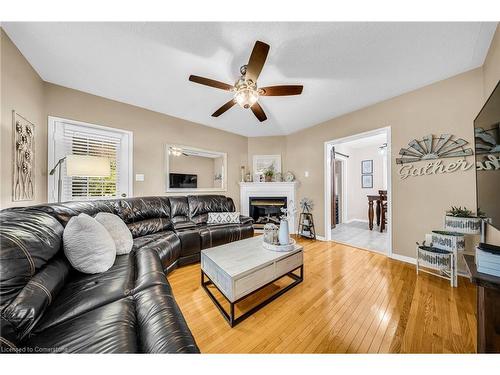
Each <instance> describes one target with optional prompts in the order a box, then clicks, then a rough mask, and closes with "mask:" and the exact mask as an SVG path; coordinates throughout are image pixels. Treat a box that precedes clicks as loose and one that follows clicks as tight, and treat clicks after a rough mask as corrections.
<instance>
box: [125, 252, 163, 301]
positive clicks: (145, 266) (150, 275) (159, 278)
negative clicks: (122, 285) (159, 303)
mask: <svg viewBox="0 0 500 375" xmlns="http://www.w3.org/2000/svg"><path fill="white" fill-rule="evenodd" d="M135 258H136V278H135V286H134V290H133V292H132V293H137V292H140V291H141V290H144V289H146V288H149V287H151V286H154V285H161V284H167V278H166V277H165V272H164V271H163V265H162V264H161V261H160V257H159V256H158V253H157V252H156V251H155V250H153V249H150V248H147V247H142V248H140V249H138V250H136V251H135Z"/></svg>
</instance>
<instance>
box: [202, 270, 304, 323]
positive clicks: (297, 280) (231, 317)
mask: <svg viewBox="0 0 500 375" xmlns="http://www.w3.org/2000/svg"><path fill="white" fill-rule="evenodd" d="M297 270H299V275H296V274H294V272H295V271H297ZM205 276H206V277H207V279H208V281H205ZM285 276H288V277H291V278H292V279H293V280H294V282H293V283H291V284H290V285H288V286H286V287H285V288H283V289H281V290H280V291H279V292H278V293H276V294H273V295H272V296H271V297H269V298H267V299H265V300H264V301H262V302H261V303H259V304H258V305H257V306H255V307H253V308H251V309H250V310H249V311H247V312H246V313H244V314H243V315H241V316H239V317H238V318H236V317H235V315H234V306H235V305H236V304H237V303H238V302H240V301H242V300H243V299H245V298H247V297H248V296H251V295H252V294H254V293H257V292H258V291H260V290H261V289H264V288H265V287H266V286H268V285H270V284H272V283H274V282H276V281H278V280H279V279H281V278H283V277H285ZM303 280H304V265H301V266H300V267H297V268H295V269H293V270H291V271H290V272H288V273H287V274H285V275H282V276H280V277H278V278H276V279H274V280H273V281H270V282H269V283H267V284H265V285H263V286H261V287H260V288H258V289H256V290H254V291H253V292H252V293H250V294H247V295H246V296H244V297H242V298H240V299H238V300H236V301H234V302H231V301H230V300H229V299H228V298H227V297H226V296H225V295H224V293H222V292H221V291H220V289H219V288H217V285H215V284H214V283H213V282H212V280H210V277H209V276H207V275H206V274H205V273H204V272H203V270H202V271H201V286H202V287H203V289H205V292H206V293H207V294H208V296H209V297H210V299H211V300H212V301H213V303H214V304H215V306H217V308H218V309H219V311H220V312H221V314H222V316H223V317H224V319H226V321H227V322H228V323H229V325H230V326H231V327H234V326H235V325H236V324H238V323H241V322H242V321H243V320H245V319H246V318H248V317H249V316H251V315H252V314H254V313H255V312H257V311H258V310H260V309H261V308H263V307H264V306H266V305H267V304H268V303H270V302H272V301H274V300H275V299H276V298H278V297H279V296H281V295H282V294H284V293H285V292H287V291H289V290H290V289H292V288H293V287H294V286H296V285H298V284H300V283H301V282H302V281H303ZM210 284H213V285H214V287H215V288H216V289H217V290H218V291H219V292H220V293H221V294H222V296H223V297H224V298H225V299H226V301H228V302H229V306H230V307H229V314H228V313H227V312H226V310H225V309H224V307H222V305H221V304H220V303H219V301H218V300H217V298H215V296H214V295H213V294H212V292H211V291H210V289H209V288H208V287H207V286H208V285H210Z"/></svg>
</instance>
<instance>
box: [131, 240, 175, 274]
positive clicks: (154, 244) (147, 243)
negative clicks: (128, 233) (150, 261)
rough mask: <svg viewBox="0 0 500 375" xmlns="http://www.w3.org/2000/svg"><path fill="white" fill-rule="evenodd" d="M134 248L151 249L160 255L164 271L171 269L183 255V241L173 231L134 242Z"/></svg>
mask: <svg viewBox="0 0 500 375" xmlns="http://www.w3.org/2000/svg"><path fill="white" fill-rule="evenodd" d="M134 248H135V249H140V248H146V249H151V250H153V251H155V252H156V254H158V257H159V259H160V261H161V264H162V266H163V270H166V269H167V268H168V267H170V266H171V265H172V264H173V263H174V262H175V261H176V260H177V259H179V256H180V253H181V241H180V239H179V237H178V236H177V235H176V234H175V233H174V232H172V231H163V232H159V233H155V234H152V235H148V236H144V237H139V238H136V239H135V240H134Z"/></svg>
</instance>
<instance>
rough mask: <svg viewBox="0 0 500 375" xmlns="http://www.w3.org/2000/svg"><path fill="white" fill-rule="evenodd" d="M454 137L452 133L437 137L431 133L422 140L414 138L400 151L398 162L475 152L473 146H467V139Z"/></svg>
mask: <svg viewBox="0 0 500 375" xmlns="http://www.w3.org/2000/svg"><path fill="white" fill-rule="evenodd" d="M452 138H453V135H451V134H441V135H440V136H436V137H435V136H433V135H432V134H429V135H426V136H425V137H423V138H422V139H421V140H420V141H418V140H416V139H414V140H412V141H411V142H410V143H408V146H409V147H408V148H402V149H401V150H400V151H399V155H401V158H397V159H396V163H397V164H406V163H414V162H417V161H424V160H435V159H441V158H453V157H465V156H471V155H472V154H473V152H472V149H471V148H466V147H465V146H466V145H467V144H468V142H467V141H466V140H464V139H462V138H458V139H452Z"/></svg>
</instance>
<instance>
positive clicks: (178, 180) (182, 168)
mask: <svg viewBox="0 0 500 375" xmlns="http://www.w3.org/2000/svg"><path fill="white" fill-rule="evenodd" d="M226 168H227V156H226V154H225V153H223V152H217V151H209V150H202V149H198V148H194V147H189V146H178V145H167V146H166V176H165V180H166V190H167V192H173V191H184V192H186V191H224V190H225V189H226V181H225V179H226V178H225V175H226V173H225V171H226Z"/></svg>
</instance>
